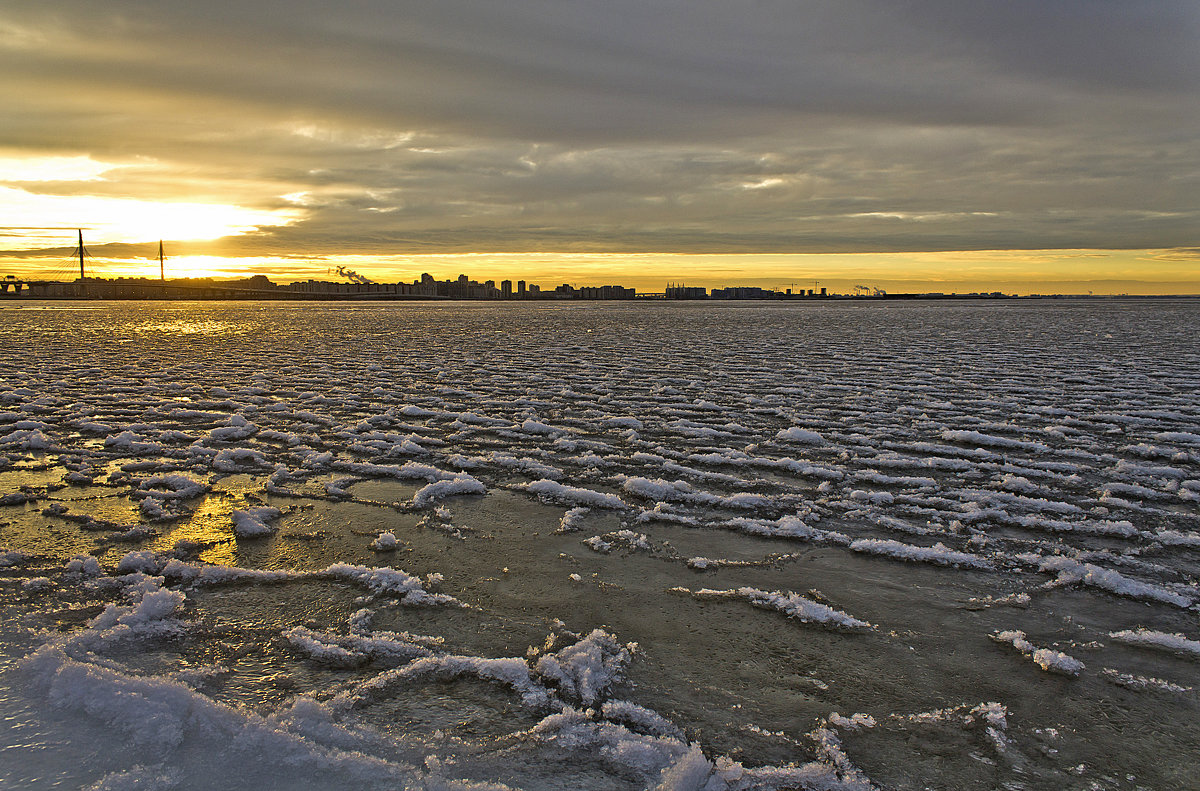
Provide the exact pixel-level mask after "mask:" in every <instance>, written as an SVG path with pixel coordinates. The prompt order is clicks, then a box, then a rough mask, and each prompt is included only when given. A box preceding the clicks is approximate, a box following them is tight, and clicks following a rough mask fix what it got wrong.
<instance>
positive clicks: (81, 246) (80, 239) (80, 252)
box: [79, 228, 83, 280]
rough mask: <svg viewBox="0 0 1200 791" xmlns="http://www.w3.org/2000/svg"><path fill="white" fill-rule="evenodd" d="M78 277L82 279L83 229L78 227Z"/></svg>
mask: <svg viewBox="0 0 1200 791" xmlns="http://www.w3.org/2000/svg"><path fill="white" fill-rule="evenodd" d="M79 279H80V280H83V229H82V228H80V229H79Z"/></svg>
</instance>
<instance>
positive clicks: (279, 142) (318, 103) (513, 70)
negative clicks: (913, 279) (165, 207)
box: [0, 0, 1200, 252]
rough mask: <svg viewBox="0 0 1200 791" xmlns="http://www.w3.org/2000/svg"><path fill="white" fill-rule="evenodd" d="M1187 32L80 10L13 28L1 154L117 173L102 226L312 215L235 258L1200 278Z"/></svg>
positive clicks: (1023, 15) (1173, 26) (195, 8)
mask: <svg viewBox="0 0 1200 791" xmlns="http://www.w3.org/2000/svg"><path fill="white" fill-rule="evenodd" d="M1198 17H1200V12H1198V11H1197V5H1196V4H1195V3H1193V2H1108V0H1086V1H1084V0H1080V1H1079V2H1053V1H1051V2H1038V3H1033V2H1006V3H992V2H987V3H983V2H949V1H946V2H941V1H939V0H923V1H922V2H903V3H899V2H861V1H856V0H840V1H839V2H807V3H797V2H771V1H765V0H757V1H754V0H740V1H735V2H723V3H709V2H695V1H694V0H693V1H692V2H673V1H672V2H666V1H663V2H629V1H627V0H614V1H612V2H605V3H587V2H562V1H561V0H559V1H558V2H540V1H539V0H508V1H507V2H504V3H496V2H493V1H488V2H484V1H483V0H478V1H476V0H440V1H439V2H406V3H396V2H383V1H382V0H363V1H360V2H346V3H338V4H331V3H327V2H315V0H300V1H299V2H297V1H294V0H293V1H291V2H274V1H264V0H258V1H256V2H246V1H245V0H242V2H231V1H229V0H210V2H206V3H192V2H188V3H183V2H157V3H152V4H151V3H132V2H120V1H119V0H118V1H116V2H107V3H104V4H96V3H92V2H70V1H69V0H68V1H65V2H56V3H54V4H53V7H52V8H50V7H49V6H46V5H29V6H26V7H23V8H20V9H9V10H0V70H3V73H4V74H5V75H6V76H5V77H4V79H3V81H0V100H2V101H3V106H4V109H3V110H0V113H2V114H3V116H4V121H5V122H4V124H3V126H0V145H3V146H6V147H8V148H10V149H17V150H22V149H25V150H31V149H37V150H39V151H53V150H60V151H70V152H77V151H85V152H91V154H92V156H93V157H95V158H97V159H101V160H105V161H118V162H121V163H123V164H124V165H126V167H124V168H122V169H121V170H117V171H113V172H112V173H110V174H108V175H107V177H106V178H107V179H108V180H107V181H105V182H95V183H89V184H88V185H86V188H87V190H88V191H89V193H90V194H107V195H113V196H117V195H121V194H134V195H136V196H137V197H150V198H157V199H162V198H166V197H172V196H178V195H179V194H180V193H179V190H180V189H181V187H182V188H184V189H185V190H186V193H187V196H188V197H189V198H191V199H196V200H217V199H225V200H233V201H237V202H241V203H242V204H243V205H249V204H253V205H254V206H256V207H265V208H271V207H278V206H284V205H299V206H301V207H303V209H304V211H305V212H306V213H307V219H306V220H305V221H304V222H301V223H297V224H295V225H293V226H290V227H287V228H279V229H275V230H273V231H270V232H265V233H264V234H263V235H262V236H260V237H248V238H246V239H243V240H241V241H240V242H238V246H240V247H248V248H255V246H256V245H257V246H260V247H261V248H263V249H270V248H281V249H283V248H292V249H295V248H297V247H302V248H304V249H312V250H322V251H325V252H337V251H345V252H350V251H354V250H372V251H377V252H386V251H389V248H394V247H396V246H406V245H407V246H413V247H421V248H426V247H427V248H433V249H455V250H471V249H494V250H534V249H578V248H587V247H589V246H591V247H593V248H596V249H613V250H629V249H646V250H664V249H674V250H689V249H695V250H701V249H703V250H745V251H753V250H774V251H781V250H795V251H805V250H912V249H917V250H919V249H963V248H976V249H983V248H989V247H1025V248H1033V247H1059V246H1067V247H1091V246H1113V247H1169V246H1185V245H1194V244H1195V243H1196V242H1197V239H1196V230H1195V229H1196V228H1197V227H1200V224H1198V223H1197V220H1198V219H1200V217H1198V216H1197V215H1198V213H1200V206H1198V205H1197V203H1198V202H1197V199H1196V198H1195V196H1196V195H1197V194H1200V189H1197V188H1198V187H1200V184H1198V183H1197V181H1198V179H1200V177H1198V176H1197V175H1196V174H1197V173H1200V146H1198V136H1197V132H1196V131H1195V130H1197V129H1200V103H1198V100H1197V88H1196V86H1197V85H1198V84H1200V47H1197V46H1195V42H1196V41H1197V40H1200V19H1198ZM138 158H146V160H147V161H153V163H156V166H154V167H151V166H145V167H139V166H138ZM2 179H3V174H0V181H2ZM37 188H38V189H41V190H42V191H44V192H50V193H53V192H54V191H55V190H59V189H63V190H65V189H66V187H63V186H61V185H55V184H50V183H45V184H41V185H40V186H38V187H37ZM77 189H78V188H77ZM284 195H288V196H291V197H289V198H288V199H286V200H285V199H283V198H282V197H280V196H284Z"/></svg>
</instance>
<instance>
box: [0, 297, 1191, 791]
mask: <svg viewBox="0 0 1200 791" xmlns="http://www.w3.org/2000/svg"><path fill="white" fill-rule="evenodd" d="M48 307H52V308H55V309H50V310H35V309H27V308H17V307H15V306H4V309H3V310H0V315H2V317H3V319H4V329H3V333H4V341H5V354H4V355H3V357H0V547H2V548H3V550H2V551H0V615H2V617H3V624H4V627H3V631H2V635H0V646H2V647H0V661H2V663H3V664H2V667H0V713H2V714H3V716H4V720H5V728H4V730H3V733H2V735H0V739H2V740H3V742H2V745H3V751H2V753H0V785H4V786H6V787H23V788H26V787H27V788H52V787H87V786H92V787H94V788H104V789H121V788H164V789H166V788H187V789H193V788H228V787H258V788H264V789H270V788H294V787H298V786H300V787H306V788H346V787H355V788H403V787H413V788H505V787H507V788H524V789H550V788H588V789H638V788H655V787H661V788H664V789H748V788H763V789H773V788H779V789H790V788H814V789H816V788H822V789H823V788H870V787H877V788H887V789H923V788H947V789H949V788H953V789H991V788H1010V789H1022V788H1029V789H1038V788H1055V789H1059V788H1080V789H1083V788H1088V789H1091V788H1096V789H1110V788H1111V789H1118V788H1119V789H1126V788H1128V789H1135V788H1153V789H1168V788H1169V789H1177V788H1188V787H1196V785H1195V784H1196V779H1195V766H1196V762H1195V756H1196V755H1200V724H1198V722H1200V720H1198V718H1197V716H1196V713H1197V701H1198V698H1197V695H1198V694H1200V693H1198V691H1197V687H1198V686H1200V683H1198V682H1200V673H1198V669H1200V625H1198V623H1197V601H1198V600H1200V589H1198V587H1197V570H1198V568H1200V566H1198V561H1200V515H1198V509H1197V503H1198V501H1200V347H1198V346H1197V344H1196V342H1195V328H1196V327H1197V326H1200V305H1198V304H1197V303H1195V302H1193V301H1178V302H1168V301H1154V302H1137V301H1133V302H1116V301H1114V302H1086V303H1084V302H1080V303H1055V302H1041V303H932V304H922V303H913V304H900V303H887V304H849V305H842V304H832V303H830V304H804V305H771V304H755V305H719V306H713V305H702V304H679V305H575V304H572V305H557V304H552V303H551V304H537V305H503V306H491V305H477V304H467V305H427V304H387V305H373V304H362V305H351V304H337V305H279V304H260V305H236V304H229V305H226V304H209V305H204V304H199V305H171V304H165V303H151V304H105V303H88V304H86V305H77V306H72V305H68V304H65V303H57V304H54V305H50V306H48ZM64 308H65V309H64Z"/></svg>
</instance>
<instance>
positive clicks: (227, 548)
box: [151, 497, 237, 566]
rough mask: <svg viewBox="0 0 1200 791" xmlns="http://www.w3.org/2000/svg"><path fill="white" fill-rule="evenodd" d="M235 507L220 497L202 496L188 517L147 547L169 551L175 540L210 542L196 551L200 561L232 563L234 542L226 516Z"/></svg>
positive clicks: (229, 518)
mask: <svg viewBox="0 0 1200 791" xmlns="http://www.w3.org/2000/svg"><path fill="white" fill-rule="evenodd" d="M235 507H236V506H235V505H234V504H233V503H231V502H229V500H226V499H225V498H223V497H206V498H204V502H203V503H201V505H200V507H199V508H197V509H196V512H195V513H194V514H193V515H192V518H191V519H189V520H187V521H186V522H184V523H182V524H180V525H179V526H177V527H176V528H174V529H173V530H171V531H169V532H167V533H165V534H164V535H162V536H160V537H159V538H158V539H157V540H156V541H155V543H154V546H152V547H151V549H153V550H155V551H156V552H169V551H171V550H172V549H173V548H174V547H175V544H176V542H178V541H195V542H197V543H200V544H205V545H210V546H207V548H206V549H205V550H204V551H203V552H201V553H200V560H202V561H204V562H206V563H215V564H218V565H221V566H233V565H236V563H235V559H236V556H237V541H236V540H235V539H234V536H233V518H232V517H231V516H230V514H232V513H233V510H234V508H235Z"/></svg>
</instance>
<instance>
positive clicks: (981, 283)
mask: <svg viewBox="0 0 1200 791" xmlns="http://www.w3.org/2000/svg"><path fill="white" fill-rule="evenodd" d="M85 243H86V239H85ZM171 246H172V245H171V244H170V243H168V245H167V263H166V274H167V277H168V278H184V277H215V278H243V277H249V276H251V275H266V276H267V277H269V278H270V279H271V280H273V281H275V282H276V283H281V284H282V283H289V282H292V281H296V280H308V279H313V280H333V281H337V280H340V279H341V278H340V277H339V276H338V275H337V274H336V272H335V271H333V270H335V269H336V268H337V267H344V268H346V269H352V270H354V271H356V272H358V273H359V274H361V275H363V276H365V277H368V278H370V279H372V280H375V281H377V282H382V283H395V282H411V281H413V280H416V279H418V278H419V277H420V276H421V274H422V273H424V272H428V273H429V274H431V275H433V276H434V277H435V278H437V279H438V280H449V279H453V278H456V277H458V275H459V274H466V275H467V276H468V277H470V278H471V279H473V280H477V281H480V282H483V281H486V280H494V281H496V282H497V283H499V282H500V281H502V280H512V281H513V282H514V283H515V282H516V281H517V280H525V281H526V282H528V283H537V284H539V285H541V286H542V287H543V288H546V287H550V288H553V287H554V286H557V285H559V284H561V283H570V284H571V285H575V286H585V285H609V284H614V285H624V286H630V287H633V288H636V289H637V290H638V291H640V292H644V293H645V292H651V293H652V292H661V291H662V290H663V288H664V286H665V284H666V283H667V282H673V283H682V284H685V285H690V286H703V287H706V288H719V287H725V286H738V285H748V286H760V287H763V288H779V289H787V288H792V289H795V290H799V289H809V288H817V289H820V288H822V287H824V288H828V289H829V290H830V292H838V293H850V292H851V291H852V289H853V288H854V287H855V286H860V285H861V286H867V287H869V288H871V289H882V290H885V291H889V292H893V293H898V292H929V291H940V292H945V293H951V292H957V293H968V292H976V291H984V292H991V291H1003V292H1004V293H1012V294H1035V293H1041V294H1048V293H1072V294H1079V293H1087V292H1093V293H1096V294H1121V293H1128V294H1200V251H1197V250H1194V249H1178V250H1174V249H1158V250H975V251H957V252H943V251H938V252H904V253H786V254H780V253H576V252H571V253H545V252H537V253H507V252H506V253H442V254H420V255H382V256H381V255H360V254H356V255H335V256H311V257H304V256H296V257H270V256H230V257H223V256H214V255H186V254H185V255H179V256H173V255H171V252H170V248H171ZM149 247H150V246H149V245H147V248H148V249H147V253H150V252H151V251H150V250H149ZM154 253H157V243H155V244H154ZM86 265H87V270H88V274H89V276H92V275H94V276H97V277H151V278H157V277H158V261H157V259H156V258H151V257H150V256H149V255H148V256H147V257H136V258H133V257H131V258H95V259H89V260H88V261H87V264H86ZM75 266H76V265H75V264H74V262H73V261H72V260H70V259H66V258H63V259H55V260H53V261H50V260H47V259H37V258H2V259H0V276H3V275H7V274H14V275H17V276H23V277H31V278H33V277H48V276H52V275H56V276H58V277H62V278H64V279H74V277H77V276H78V271H77V269H76V268H75Z"/></svg>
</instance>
